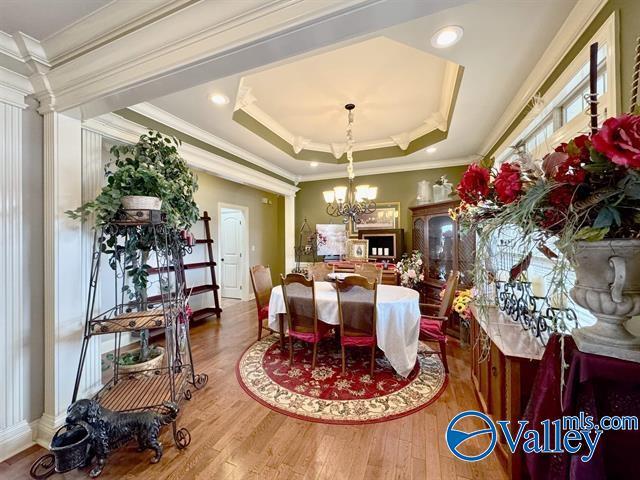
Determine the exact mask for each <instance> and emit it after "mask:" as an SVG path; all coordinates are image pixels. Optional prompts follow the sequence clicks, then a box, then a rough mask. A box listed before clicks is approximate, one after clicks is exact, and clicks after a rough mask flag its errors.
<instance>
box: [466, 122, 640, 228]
mask: <svg viewBox="0 0 640 480" xmlns="http://www.w3.org/2000/svg"><path fill="white" fill-rule="evenodd" d="M527 160H528V159H527ZM529 165H530V161H522V160H515V161H510V162H505V163H503V164H502V165H500V167H499V168H494V166H493V165H492V163H491V162H489V161H487V160H483V162H481V164H479V165H475V164H474V165H470V166H469V168H468V169H467V171H466V172H465V173H464V175H463V177H462V180H461V181H460V184H459V185H458V187H457V191H458V194H459V195H460V198H461V199H462V206H461V208H460V209H459V213H460V214H459V217H460V219H461V220H462V221H463V223H467V224H469V225H482V222H483V221H491V219H493V218H496V217H498V216H499V221H500V222H506V223H510V224H515V225H518V226H520V227H521V228H523V230H524V231H528V232H531V231H533V230H537V231H541V232H543V233H546V235H547V236H553V235H560V236H561V235H565V237H567V238H569V239H570V240H569V241H572V240H577V239H589V240H599V239H602V238H605V237H608V238H640V116H639V115H633V114H624V115H620V116H618V117H614V118H609V119H608V120H606V121H605V122H604V124H603V126H602V129H601V130H600V131H599V132H597V133H595V134H592V135H580V136H578V137H576V138H574V139H572V140H571V141H569V142H567V143H563V144H561V145H559V146H558V147H557V148H556V149H555V151H554V152H552V153H550V154H549V155H547V156H546V157H545V158H544V159H543V161H542V164H541V167H542V168H541V169H539V168H536V169H532V168H530V166H529ZM492 178H493V180H492ZM525 223H526V224H525ZM574 228H575V230H573V229H574Z"/></svg>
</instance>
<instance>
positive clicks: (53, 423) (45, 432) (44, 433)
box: [36, 412, 67, 449]
mask: <svg viewBox="0 0 640 480" xmlns="http://www.w3.org/2000/svg"><path fill="white" fill-rule="evenodd" d="M66 418H67V414H66V412H65V413H61V414H59V415H58V416H56V417H54V416H52V415H49V414H48V413H43V414H42V417H40V420H39V421H38V436H37V437H36V443H37V444H38V445H40V446H41V447H44V448H47V449H48V448H49V445H50V444H51V439H52V438H53V436H54V435H55V433H56V431H57V430H58V429H59V428H60V427H61V426H62V425H64V423H65V419H66Z"/></svg>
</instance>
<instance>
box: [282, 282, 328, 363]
mask: <svg viewBox="0 0 640 480" xmlns="http://www.w3.org/2000/svg"><path fill="white" fill-rule="evenodd" d="M281 278H282V294H283V296H284V304H285V307H286V309H287V318H288V321H289V366H293V339H294V338H295V339H296V340H301V341H303V342H306V343H311V344H313V360H312V362H311V368H312V369H314V368H316V357H317V354H318V342H320V340H322V339H323V338H325V337H328V336H329V335H330V334H331V330H332V328H333V327H332V326H331V325H327V324H326V323H324V322H323V321H321V320H318V315H317V311H316V291H315V285H314V283H315V282H314V280H313V278H311V279H309V280H307V278H305V276H304V275H301V274H299V273H290V274H288V275H287V276H286V277H284V276H282V275H281Z"/></svg>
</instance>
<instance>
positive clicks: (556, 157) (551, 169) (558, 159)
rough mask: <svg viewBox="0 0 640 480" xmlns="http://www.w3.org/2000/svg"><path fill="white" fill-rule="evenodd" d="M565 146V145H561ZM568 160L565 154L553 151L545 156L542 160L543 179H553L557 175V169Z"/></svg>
mask: <svg viewBox="0 0 640 480" xmlns="http://www.w3.org/2000/svg"><path fill="white" fill-rule="evenodd" d="M563 145H566V144H563ZM568 158H569V155H567V154H566V153H565V152H562V151H560V152H559V151H557V150H556V151H555V152H551V153H549V154H547V155H545V157H544V159H543V160H542V171H543V172H544V175H545V177H547V178H555V177H556V174H557V173H558V168H559V167H560V165H562V164H563V163H564V162H566V161H567V160H568Z"/></svg>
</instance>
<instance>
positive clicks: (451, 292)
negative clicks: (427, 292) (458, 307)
mask: <svg viewBox="0 0 640 480" xmlns="http://www.w3.org/2000/svg"><path fill="white" fill-rule="evenodd" d="M459 275H460V274H459V272H458V271H457V270H452V271H451V272H450V273H449V278H447V283H446V284H445V287H444V294H443V296H442V301H441V302H440V310H439V311H438V316H440V317H449V314H450V313H451V308H452V307H453V299H454V298H455V296H456V290H457V289H458V277H459Z"/></svg>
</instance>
